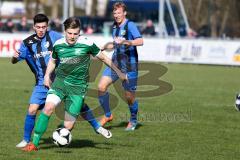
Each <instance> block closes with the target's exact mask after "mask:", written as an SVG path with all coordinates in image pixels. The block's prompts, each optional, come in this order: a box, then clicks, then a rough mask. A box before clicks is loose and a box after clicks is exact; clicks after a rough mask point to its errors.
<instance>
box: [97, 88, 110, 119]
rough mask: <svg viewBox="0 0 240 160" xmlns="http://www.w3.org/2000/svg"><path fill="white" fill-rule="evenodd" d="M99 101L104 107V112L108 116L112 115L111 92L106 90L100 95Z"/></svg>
mask: <svg viewBox="0 0 240 160" xmlns="http://www.w3.org/2000/svg"><path fill="white" fill-rule="evenodd" d="M98 100H99V103H100V104H101V106H102V107H103V110H104V113H105V116H106V117H110V116H111V114H112V113H111V111H110V104H109V93H108V92H106V93H105V94H104V95H102V96H99V97H98Z"/></svg>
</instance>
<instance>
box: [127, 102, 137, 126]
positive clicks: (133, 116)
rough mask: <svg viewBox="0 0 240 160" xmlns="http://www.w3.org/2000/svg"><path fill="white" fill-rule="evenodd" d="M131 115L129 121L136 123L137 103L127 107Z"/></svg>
mask: <svg viewBox="0 0 240 160" xmlns="http://www.w3.org/2000/svg"><path fill="white" fill-rule="evenodd" d="M129 110H130V113H131V118H130V121H132V122H137V112H138V101H135V102H134V103H133V105H131V106H129Z"/></svg>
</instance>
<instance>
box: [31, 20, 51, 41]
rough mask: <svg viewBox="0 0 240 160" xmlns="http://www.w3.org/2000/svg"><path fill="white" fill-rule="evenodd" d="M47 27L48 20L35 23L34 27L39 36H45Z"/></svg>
mask: <svg viewBox="0 0 240 160" xmlns="http://www.w3.org/2000/svg"><path fill="white" fill-rule="evenodd" d="M47 27H48V24H47V22H41V23H35V25H34V26H33V29H34V31H35V32H36V34H37V36H38V37H39V38H43V37H44V36H45V34H46V32H47Z"/></svg>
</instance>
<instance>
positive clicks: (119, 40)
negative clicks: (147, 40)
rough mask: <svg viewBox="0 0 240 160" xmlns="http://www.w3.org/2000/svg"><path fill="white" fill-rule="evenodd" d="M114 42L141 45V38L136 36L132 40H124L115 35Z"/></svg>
mask: <svg viewBox="0 0 240 160" xmlns="http://www.w3.org/2000/svg"><path fill="white" fill-rule="evenodd" d="M114 42H115V43H116V44H121V45H127V46H142V45H143V38H136V39H134V40H124V39H123V38H121V37H115V38H114Z"/></svg>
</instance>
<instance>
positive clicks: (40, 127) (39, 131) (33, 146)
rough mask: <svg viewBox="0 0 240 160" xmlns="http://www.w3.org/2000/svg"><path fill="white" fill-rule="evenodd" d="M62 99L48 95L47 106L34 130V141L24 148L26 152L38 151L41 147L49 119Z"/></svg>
mask: <svg viewBox="0 0 240 160" xmlns="http://www.w3.org/2000/svg"><path fill="white" fill-rule="evenodd" d="M60 102H61V99H60V97H59V96H57V95H55V94H48V96H47V99H46V104H45V106H44V109H43V111H42V112H41V113H40V115H39V117H38V120H37V122H36V126H35V129H34V135H33V141H32V143H29V144H28V145H27V146H26V147H24V148H23V150H24V151H28V152H29V151H36V150H38V149H37V147H38V145H39V141H40V139H41V137H42V135H43V134H44V133H45V131H46V130H47V126H48V123H49V118H50V116H51V115H52V113H53V111H54V109H55V108H56V106H57V105H58V104H60Z"/></svg>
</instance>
